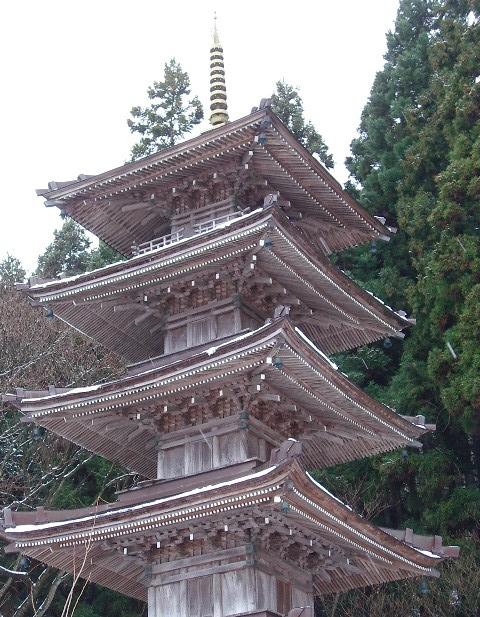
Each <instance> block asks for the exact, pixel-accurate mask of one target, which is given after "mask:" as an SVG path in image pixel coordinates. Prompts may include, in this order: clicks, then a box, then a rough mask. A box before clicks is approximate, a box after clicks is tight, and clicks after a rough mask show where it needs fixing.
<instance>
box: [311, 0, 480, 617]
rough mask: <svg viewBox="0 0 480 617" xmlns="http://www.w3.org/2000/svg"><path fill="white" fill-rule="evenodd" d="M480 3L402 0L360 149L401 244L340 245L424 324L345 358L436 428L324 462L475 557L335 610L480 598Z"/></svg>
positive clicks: (359, 595)
mask: <svg viewBox="0 0 480 617" xmlns="http://www.w3.org/2000/svg"><path fill="white" fill-rule="evenodd" d="M479 13H480V3H478V2H476V3H472V2H467V1H466V0H465V1H462V0H457V1H450V0H441V1H436V0H435V1H433V0H402V1H401V2H400V7H399V11H398V16H397V21H396V24H395V31H394V32H393V33H390V34H389V35H388V37H387V45H388V49H387V53H386V56H385V60H386V62H385V66H384V69H383V70H382V71H381V72H380V73H378V75H377V76H376V78H375V82H374V85H373V88H372V91H371V95H370V99H369V101H368V102H367V105H366V106H365V108H364V111H363V113H362V118H361V124H360V128H359V136H358V137H357V139H355V140H354V141H353V142H352V155H351V157H349V159H347V165H348V167H349V169H350V172H351V177H352V180H351V182H350V184H349V186H350V189H351V190H352V192H353V193H354V194H355V196H356V197H357V198H358V199H359V200H360V202H361V203H362V204H363V205H364V206H365V207H366V208H367V209H368V210H370V212H372V213H374V214H377V215H382V216H386V217H387V219H388V220H389V222H390V223H392V224H394V225H397V226H398V228H399V231H398V233H397V235H396V237H395V238H394V239H393V240H392V241H391V242H390V243H388V244H383V243H382V244H379V243H378V244H376V245H375V246H372V247H361V248H359V249H355V250H351V251H348V252H346V253H344V254H343V255H340V256H337V262H338V263H339V265H340V266H341V267H342V268H344V269H345V270H347V271H348V272H349V274H350V275H351V276H352V277H353V278H354V279H355V280H356V281H357V282H358V283H359V284H360V285H362V286H364V287H366V288H367V289H370V290H372V291H373V292H374V293H376V294H378V295H379V296H380V297H382V298H383V299H384V300H385V301H386V302H387V304H391V305H392V306H396V307H398V308H407V309H408V310H409V311H410V312H411V313H413V314H414V316H415V317H416V319H417V324H416V326H415V327H413V328H412V329H411V332H409V333H408V336H407V339H406V341H405V343H403V344H402V343H399V342H395V341H394V342H393V345H392V347H391V348H385V347H383V346H380V345H378V346H376V347H375V346H374V347H370V348H369V349H360V350H357V351H356V352H355V353H353V354H349V355H342V356H340V357H338V358H336V361H337V362H338V363H339V364H340V366H341V368H342V370H346V372H347V373H349V375H350V377H352V376H353V377H354V379H355V381H357V382H358V383H359V384H360V385H361V386H362V387H364V388H365V389H366V390H367V391H369V392H370V393H371V394H373V395H374V396H376V397H377V398H379V399H381V400H383V401H385V402H387V403H388V404H390V405H392V406H393V407H395V408H396V409H397V411H398V412H399V413H403V414H406V415H417V414H423V415H425V416H426V419H427V422H431V423H436V425H437V431H436V432H435V433H433V434H432V435H430V436H428V437H427V438H426V439H425V440H424V442H425V446H424V448H423V452H420V453H419V452H407V451H404V452H396V453H392V454H389V455H386V456H379V457H375V458H374V459H372V460H368V461H360V462H355V463H352V464H350V465H346V466H342V467H338V468H335V469H331V470H328V471H326V472H323V473H320V474H319V476H320V477H321V480H322V481H323V482H325V483H326V484H327V485H329V486H330V487H331V488H332V490H334V491H336V492H337V493H339V492H340V494H341V495H342V494H343V496H344V497H345V499H346V500H347V501H350V502H352V501H353V502H354V505H356V507H357V508H358V509H359V510H360V511H363V513H364V514H365V515H367V516H370V517H372V518H373V519H374V520H375V522H377V523H378V524H383V525H388V526H392V527H405V526H410V527H413V528H414V529H415V530H416V531H418V532H425V533H441V534H443V535H444V538H445V541H450V542H453V543H458V544H460V545H461V546H462V555H461V558H460V560H459V562H458V563H452V564H449V565H446V566H444V568H443V570H442V578H441V579H440V581H429V582H428V585H427V587H426V589H427V592H426V593H425V594H422V593H420V594H419V593H418V583H416V584H415V585H413V584H412V583H408V582H404V583H398V584H395V585H387V586H385V587H384V588H382V589H381V590H377V591H376V592H373V593H371V594H369V593H368V591H367V592H365V591H362V592H360V591H359V592H354V593H351V594H347V595H346V596H343V597H342V598H340V599H338V598H337V599H336V603H335V606H334V602H332V603H330V604H329V603H328V602H326V603H325V607H328V610H327V612H326V613H325V614H329V615H330V614H336V615H340V614H341V615H358V614H362V615H363V614H365V615H367V614H368V615H376V614H378V615H380V614H383V612H384V611H385V610H389V611H390V612H392V613H393V614H408V615H417V614H418V615H420V614H428V615H433V614H435V615H458V616H462V617H463V616H467V615H468V616H470V615H472V616H473V615H476V614H477V611H478V610H479V605H480V603H479V599H478V578H476V572H478V570H479V565H480V538H479V532H480V487H479V473H480V372H479V368H480V233H479V232H480V183H479V180H478V178H479V177H480V156H479V154H480V83H479V79H478V76H479V73H480V70H479V66H480V26H479V23H478V18H479ZM405 302H406V303H407V304H406V305H405V304H404V303H405ZM459 573H463V574H462V576H460V575H459ZM475 581H476V582H475ZM360 606H361V607H362V608H359V607H360ZM332 608H334V610H333V611H332Z"/></svg>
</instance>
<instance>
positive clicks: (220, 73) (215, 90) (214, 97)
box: [210, 12, 228, 127]
mask: <svg viewBox="0 0 480 617" xmlns="http://www.w3.org/2000/svg"><path fill="white" fill-rule="evenodd" d="M213 23H214V26H213V47H212V49H211V50H210V111H211V112H212V113H211V115H210V124H211V125H212V126H214V127H215V126H221V125H222V124H225V123H226V122H228V113H227V89H226V86H225V65H224V63H223V48H222V45H221V43H220V38H219V36H218V30H217V13H216V12H215V14H214V18H213Z"/></svg>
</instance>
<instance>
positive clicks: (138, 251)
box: [132, 227, 184, 256]
mask: <svg viewBox="0 0 480 617" xmlns="http://www.w3.org/2000/svg"><path fill="white" fill-rule="evenodd" d="M183 231H184V228H183V227H182V228H181V229H178V230H177V231H174V232H173V233H171V234H167V235H166V236H160V238H154V239H153V240H150V242H142V244H134V245H133V246H132V253H133V254H134V255H135V256H136V255H144V254H145V253H150V252H151V251H156V250H157V249H161V248H163V247H164V246H168V245H169V244H174V243H175V242H178V241H179V240H181V239H182V238H183Z"/></svg>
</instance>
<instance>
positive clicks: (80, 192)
mask: <svg viewBox="0 0 480 617" xmlns="http://www.w3.org/2000/svg"><path fill="white" fill-rule="evenodd" d="M265 123H266V124H265ZM261 124H263V126H265V128H264V129H262V128H261ZM260 134H262V138H260V139H259V135H260ZM263 136H265V137H263ZM265 138H266V139H265ZM250 153H253V156H252V157H250ZM246 156H247V157H248V160H249V163H248V166H249V168H250V169H251V170H253V171H254V172H255V173H256V174H257V175H259V176H261V177H263V178H265V179H266V180H267V181H268V183H269V187H271V189H272V190H279V191H280V192H281V193H282V196H283V197H284V198H286V199H288V200H290V201H291V202H292V204H293V207H294V209H296V210H297V211H298V212H301V213H302V214H303V216H305V217H306V219H307V220H310V219H312V220H313V221H317V223H319V225H320V227H319V230H320V231H318V232H317V233H313V234H310V240H311V241H312V243H313V244H314V245H318V235H321V236H322V238H323V244H322V245H321V246H322V248H323V249H327V250H328V251H337V250H341V249H344V248H346V247H350V246H354V245H357V244H360V243H363V242H366V241H369V240H371V239H375V238H379V237H385V236H388V233H389V232H388V230H387V229H386V228H385V227H383V225H381V224H380V223H379V222H378V221H377V220H375V219H374V218H373V217H371V216H370V215H369V214H368V213H367V212H366V211H364V210H363V209H362V208H361V207H360V206H359V205H358V204H357V203H356V202H355V201H354V200H353V199H352V198H351V197H350V196H349V195H348V194H346V193H345V192H344V191H343V189H342V188H341V186H340V185H339V184H338V182H336V180H334V178H333V177H332V176H331V175H330V174H329V173H328V171H326V170H325V169H324V168H323V166H322V165H321V164H320V163H318V161H316V160H315V159H314V158H313V157H311V156H310V155H309V154H308V152H306V151H305V150H304V148H303V147H302V146H300V144H298V142H296V140H295V138H294V137H293V136H292V135H291V134H290V133H289V132H288V130H287V129H286V128H285V127H284V126H283V125H282V123H281V122H280V121H279V120H278V119H277V118H276V117H275V116H274V114H272V113H271V112H269V113H268V114H267V115H265V113H260V114H259V113H258V112H257V113H255V114H253V115H251V116H248V117H246V118H244V119H241V120H239V121H237V122H232V123H229V124H228V125H226V126H225V127H222V128H221V129H217V130H215V131H211V132H209V133H207V134H205V135H203V136H200V137H199V138H195V139H193V140H189V141H187V142H185V143H184V144H181V145H179V146H178V147H175V148H173V149H172V150H169V151H164V152H163V153H160V154H157V155H152V156H151V157H147V158H146V159H144V160H143V161H139V162H137V163H134V164H130V165H126V166H124V167H123V168H119V169H116V170H112V171H111V172H106V173H105V174H100V175H99V176H95V177H93V178H89V179H88V180H83V181H80V182H74V183H71V184H70V185H68V186H66V187H61V188H59V189H56V190H50V191H44V192H42V194H43V195H44V196H45V197H46V198H47V200H48V201H47V203H51V204H56V205H58V206H59V207H60V208H61V209H62V210H63V211H64V212H66V213H67V214H69V215H70V216H72V217H73V218H74V219H75V220H77V221H78V222H79V223H81V224H82V225H84V226H85V227H86V228H87V229H89V230H90V231H91V232H92V233H94V234H95V235H97V236H99V237H100V238H101V239H103V240H104V241H106V242H107V243H108V244H110V245H111V246H113V247H114V248H115V249H116V250H118V251H119V252H121V253H123V254H124V255H130V254H131V246H132V243H133V242H134V241H135V242H137V243H141V242H144V241H148V240H151V239H152V235H151V229H154V228H155V227H158V226H159V225H160V224H162V223H163V222H164V215H163V214H162V212H161V209H159V212H158V215H157V216H155V212H154V211H152V212H150V214H149V215H148V216H149V224H148V225H143V220H144V218H145V217H144V215H143V214H142V211H141V210H135V209H127V210H125V209H124V206H125V204H126V203H127V202H126V197H127V196H128V195H129V194H131V195H132V201H131V203H132V204H134V203H135V198H134V195H135V194H139V193H145V194H148V193H155V191H157V192H158V191H165V190H171V189H172V188H174V187H177V188H179V187H181V186H182V183H184V182H185V181H188V180H190V179H191V178H192V176H200V175H202V174H203V175H205V174H215V173H216V172H218V171H219V169H221V168H222V167H224V166H231V165H235V166H237V168H238V170H239V174H240V173H241V170H242V169H244V167H245V166H244V163H243V161H244V160H245V157H246ZM137 201H138V200H137Z"/></svg>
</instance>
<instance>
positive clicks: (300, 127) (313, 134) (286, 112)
mask: <svg viewBox="0 0 480 617" xmlns="http://www.w3.org/2000/svg"><path fill="white" fill-rule="evenodd" d="M276 88H277V89H276V91H275V92H274V94H272V97H271V98H272V110H273V111H274V112H275V113H276V114H277V116H278V117H279V118H280V120H282V122H283V123H284V124H285V125H286V126H287V127H288V128H289V129H290V130H291V131H292V133H293V134H294V135H295V137H296V138H297V139H298V140H299V142H300V143H301V144H302V145H303V146H305V148H307V150H309V151H310V152H311V153H312V154H316V155H317V156H318V157H319V158H320V160H321V161H322V162H323V163H324V165H325V166H326V167H333V158H332V155H331V154H329V153H328V148H327V145H326V144H325V142H324V141H323V137H322V136H321V135H320V133H318V132H317V130H316V129H315V127H314V126H313V124H312V123H311V122H306V120H305V118H304V116H303V101H302V98H301V96H300V94H299V92H298V88H294V87H293V86H290V85H289V84H287V83H285V82H284V81H277V84H276Z"/></svg>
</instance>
